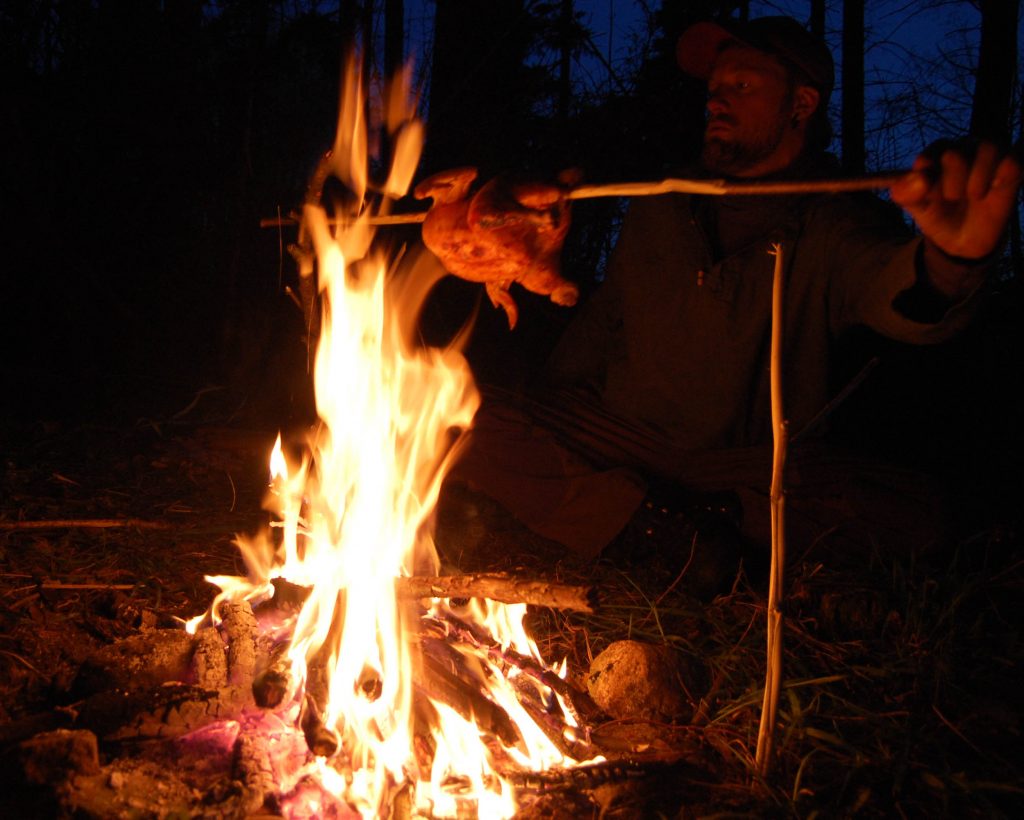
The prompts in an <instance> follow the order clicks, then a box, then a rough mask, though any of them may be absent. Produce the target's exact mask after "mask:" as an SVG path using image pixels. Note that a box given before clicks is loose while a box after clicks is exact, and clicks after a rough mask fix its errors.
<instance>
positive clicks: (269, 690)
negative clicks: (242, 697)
mask: <svg viewBox="0 0 1024 820" xmlns="http://www.w3.org/2000/svg"><path fill="white" fill-rule="evenodd" d="M288 647H289V644H288V642H287V641H285V642H282V643H280V644H278V645H277V646H276V647H275V648H274V649H273V651H272V652H271V654H270V657H269V659H268V662H267V665H266V668H264V669H263V670H262V671H261V672H260V673H259V674H257V675H256V677H255V678H254V679H253V682H252V695H253V698H254V699H255V701H256V705H257V706H259V707H260V708H262V709H276V708H277V707H278V706H280V705H281V702H282V701H283V700H284V697H285V695H286V694H288V690H289V689H291V687H292V676H291V661H290V660H289V659H288Z"/></svg>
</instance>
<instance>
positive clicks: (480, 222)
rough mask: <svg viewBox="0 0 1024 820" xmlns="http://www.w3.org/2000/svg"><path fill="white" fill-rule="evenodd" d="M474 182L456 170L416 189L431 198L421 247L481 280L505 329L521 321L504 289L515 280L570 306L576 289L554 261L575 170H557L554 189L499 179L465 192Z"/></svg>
mask: <svg viewBox="0 0 1024 820" xmlns="http://www.w3.org/2000/svg"><path fill="white" fill-rule="evenodd" d="M476 178H477V170H476V169H475V168H455V169H453V170H450V171H444V172H442V173H439V174H434V175H433V176H432V177H430V178H428V179H425V180H424V181H423V182H421V183H420V184H419V185H417V186H416V189H415V192H414V193H415V195H416V198H417V199H427V198H431V199H433V200H434V203H433V205H432V206H431V208H430V211H429V212H428V213H427V217H426V220H425V221H424V223H423V242H424V243H425V244H426V246H427V247H428V248H429V249H430V250H431V251H433V253H434V254H435V255H436V256H437V257H438V258H439V259H440V260H441V262H442V264H443V265H444V266H445V268H446V269H447V270H448V271H449V272H450V273H453V274H455V275H456V276H459V277H461V278H463V279H468V280H469V281H471V282H483V283H484V285H485V287H486V289H487V295H488V296H489V297H490V300H491V303H492V304H493V305H494V306H495V307H501V308H503V309H504V310H505V313H506V314H507V315H508V324H509V327H510V328H514V327H515V326H516V321H517V319H518V317H519V311H518V309H517V307H516V303H515V301H514V300H513V299H512V296H511V295H510V294H509V292H508V290H509V287H510V286H511V285H512V283H513V282H518V283H519V284H520V285H522V286H523V287H524V288H526V289H527V290H529V291H533V292H534V293H539V294H542V295H544V296H550V297H551V301H552V302H554V303H555V304H557V305H575V304H576V300H577V298H579V289H578V288H577V287H576V285H574V284H573V283H572V282H569V281H568V280H566V279H563V278H562V274H561V260H560V254H561V250H562V244H563V242H564V241H565V236H566V234H567V233H568V232H569V204H568V202H567V200H566V198H565V191H566V186H569V185H572V184H574V183H575V182H577V181H578V177H577V175H576V174H575V172H571V171H570V172H563V174H562V175H560V177H559V180H558V181H559V183H560V184H559V185H553V184H550V183H540V182H514V181H511V180H508V179H505V178H502V177H497V178H495V179H492V180H491V181H490V182H487V183H486V184H484V185H483V186H482V187H481V188H480V189H479V190H478V191H476V192H475V193H474V194H472V195H471V194H470V189H471V186H472V184H473V182H474V180H476Z"/></svg>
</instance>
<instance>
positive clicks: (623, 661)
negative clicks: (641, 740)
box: [587, 641, 696, 720]
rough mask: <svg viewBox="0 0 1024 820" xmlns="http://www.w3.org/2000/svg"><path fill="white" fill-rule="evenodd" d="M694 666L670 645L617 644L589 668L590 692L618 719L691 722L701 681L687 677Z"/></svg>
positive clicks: (588, 684) (600, 704) (604, 708)
mask: <svg viewBox="0 0 1024 820" xmlns="http://www.w3.org/2000/svg"><path fill="white" fill-rule="evenodd" d="M689 665H692V664H686V663H685V662H684V659H683V657H682V656H681V655H680V654H679V653H678V652H676V651H674V650H673V649H671V648H670V647H666V646H655V645H653V644H648V643H641V642H640V641H616V642H615V643H613V644H611V645H610V646H609V647H608V648H607V649H605V650H604V651H603V652H602V653H601V654H600V655H598V656H597V657H596V658H594V660H593V662H592V663H591V664H590V672H589V673H588V675H587V690H588V691H589V692H590V696H591V697H592V698H593V699H594V701H595V703H597V705H598V706H600V707H601V708H602V709H603V710H604V711H605V712H607V713H608V714H609V715H611V716H612V717H614V718H617V719H623V718H638V719H641V720H686V719H688V718H689V717H690V716H691V715H692V713H693V703H692V693H693V691H694V688H695V687H694V683H695V682H694V681H693V680H692V678H693V677H696V676H695V675H692V674H687V666H689ZM690 671H691V672H692V671H693V670H690ZM687 678H691V680H689V681H688V680H687Z"/></svg>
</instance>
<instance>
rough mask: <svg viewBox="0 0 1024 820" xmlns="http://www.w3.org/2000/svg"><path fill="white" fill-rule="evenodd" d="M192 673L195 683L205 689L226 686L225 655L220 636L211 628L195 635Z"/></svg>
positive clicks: (226, 661) (226, 663)
mask: <svg viewBox="0 0 1024 820" xmlns="http://www.w3.org/2000/svg"><path fill="white" fill-rule="evenodd" d="M192 671H193V673H194V675H195V680H196V683H198V684H199V686H202V687H203V688H205V689H220V688H221V687H223V686H227V685H228V660H227V655H226V653H225V651H224V644H223V642H222V641H221V639H220V634H219V633H218V632H217V630H216V629H214V628H213V627H212V626H211V627H207V628H206V629H201V630H199V632H198V633H197V634H196V642H195V651H194V652H193V653H192Z"/></svg>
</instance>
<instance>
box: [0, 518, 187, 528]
mask: <svg viewBox="0 0 1024 820" xmlns="http://www.w3.org/2000/svg"><path fill="white" fill-rule="evenodd" d="M169 526H170V525H169V524H165V523H164V522H163V521H146V520H144V519H142V518H52V519H42V520H35V521H0V530H75V529H97V530H105V529H114V528H117V527H134V528H136V529H140V530H165V529H167V528H168V527H169Z"/></svg>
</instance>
